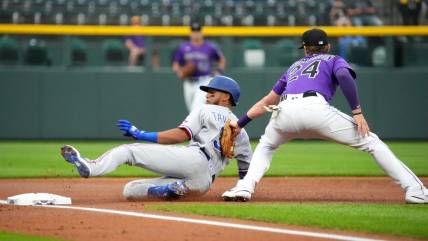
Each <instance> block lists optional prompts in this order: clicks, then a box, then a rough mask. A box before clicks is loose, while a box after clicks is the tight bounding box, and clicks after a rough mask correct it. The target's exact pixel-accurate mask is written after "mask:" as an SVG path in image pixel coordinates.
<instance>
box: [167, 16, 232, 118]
mask: <svg viewBox="0 0 428 241" xmlns="http://www.w3.org/2000/svg"><path fill="white" fill-rule="evenodd" d="M190 29H191V34H190V41H187V42H184V43H182V44H181V45H180V47H179V48H178V50H177V51H176V52H175V55H174V59H173V63H172V70H173V71H174V72H175V73H176V74H177V77H178V78H179V79H181V80H183V91H184V101H185V103H186V107H187V110H188V111H189V112H190V111H192V110H194V109H195V108H196V107H198V106H199V105H201V104H204V103H205V93H204V92H202V91H200V90H199V86H201V85H206V84H208V82H209V80H210V79H211V77H212V76H213V75H215V74H222V73H223V72H224V68H225V66H226V59H225V58H224V56H223V53H222V52H221V51H220V50H219V49H218V48H217V47H216V46H215V45H214V44H213V43H211V42H209V41H206V40H204V36H203V34H202V27H201V25H199V24H198V23H193V24H192V25H191V26H190ZM189 64H190V65H192V69H191V71H188V70H187V67H188V66H189ZM216 64H217V66H215V65H216Z"/></svg>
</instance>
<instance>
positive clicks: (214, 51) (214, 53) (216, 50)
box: [211, 44, 223, 61]
mask: <svg viewBox="0 0 428 241" xmlns="http://www.w3.org/2000/svg"><path fill="white" fill-rule="evenodd" d="M211 47H212V52H211V53H212V54H211V57H212V58H213V59H214V60H217V61H218V60H220V56H223V53H222V52H221V51H220V49H219V48H217V46H216V45H214V44H211Z"/></svg>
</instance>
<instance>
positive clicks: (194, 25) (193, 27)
mask: <svg viewBox="0 0 428 241" xmlns="http://www.w3.org/2000/svg"><path fill="white" fill-rule="evenodd" d="M190 29H191V30H192V32H200V31H201V30H202V26H201V25H200V24H199V23H192V24H191V25H190Z"/></svg>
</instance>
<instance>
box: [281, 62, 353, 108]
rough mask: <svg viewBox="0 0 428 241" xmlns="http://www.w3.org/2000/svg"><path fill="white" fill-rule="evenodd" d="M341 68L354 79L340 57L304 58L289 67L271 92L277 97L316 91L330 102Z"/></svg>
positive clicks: (351, 71)
mask: <svg viewBox="0 0 428 241" xmlns="http://www.w3.org/2000/svg"><path fill="white" fill-rule="evenodd" d="M341 68H347V69H349V71H350V73H351V75H352V77H354V78H355V76H356V75H355V72H354V71H353V70H352V68H351V66H349V64H348V63H347V62H346V60H344V59H343V58H342V57H340V56H336V55H330V54H314V55H311V56H306V57H304V58H302V59H300V60H298V61H296V62H294V64H293V65H291V66H290V68H289V69H288V70H287V72H286V73H284V74H283V75H282V76H281V78H280V79H279V80H278V81H277V82H276V84H275V86H274V87H273V91H274V92H275V93H277V94H278V95H286V94H300V93H304V92H307V91H316V92H318V93H320V94H322V95H323V96H324V98H325V99H326V100H327V101H331V99H332V98H333V96H334V94H335V92H336V88H337V86H338V84H339V83H338V81H337V79H336V76H335V75H336V72H337V70H338V69H341Z"/></svg>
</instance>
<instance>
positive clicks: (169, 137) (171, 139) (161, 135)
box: [157, 128, 189, 144]
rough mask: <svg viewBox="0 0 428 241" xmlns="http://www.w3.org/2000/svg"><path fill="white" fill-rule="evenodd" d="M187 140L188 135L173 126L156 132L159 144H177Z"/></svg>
mask: <svg viewBox="0 0 428 241" xmlns="http://www.w3.org/2000/svg"><path fill="white" fill-rule="evenodd" d="M188 140H189V136H188V135H187V134H186V132H185V131H184V130H183V129H180V128H174V129H171V130H167V131H161V132H158V139H157V143H159V144H178V143H183V142H185V141H188Z"/></svg>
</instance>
